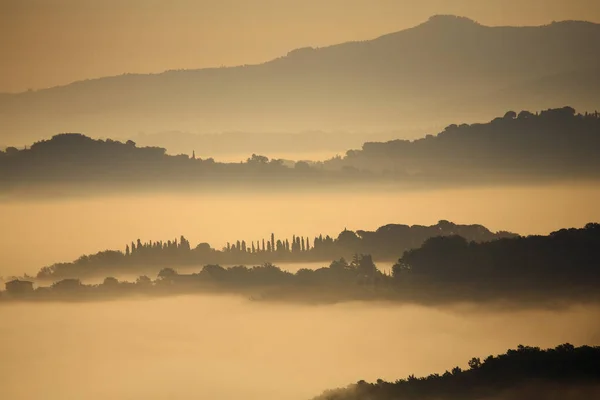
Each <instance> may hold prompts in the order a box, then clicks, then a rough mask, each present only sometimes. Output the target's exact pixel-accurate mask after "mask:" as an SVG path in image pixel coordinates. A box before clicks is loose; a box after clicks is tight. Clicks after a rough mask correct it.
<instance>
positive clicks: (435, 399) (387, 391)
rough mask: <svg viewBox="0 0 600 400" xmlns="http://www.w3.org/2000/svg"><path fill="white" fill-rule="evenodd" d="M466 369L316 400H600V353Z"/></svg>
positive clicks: (525, 357)
mask: <svg viewBox="0 0 600 400" xmlns="http://www.w3.org/2000/svg"><path fill="white" fill-rule="evenodd" d="M468 365H469V369H466V370H462V369H461V368H460V367H455V368H453V369H452V370H451V371H446V372H445V373H443V374H442V375H440V374H432V375H429V376H427V377H421V378H417V377H415V376H414V375H411V376H409V377H408V378H407V379H399V380H397V381H396V382H385V381H383V380H378V381H377V382H376V383H367V382H365V381H360V382H358V383H357V384H354V385H350V386H349V387H347V388H345V389H337V390H330V391H327V392H325V393H323V394H322V395H321V396H319V397H316V398H315V399H314V400H534V399H535V400H551V399H552V400H592V399H598V398H600V347H590V346H582V347H574V346H572V345H570V344H568V343H567V344H563V345H560V346H557V347H556V348H555V349H547V350H541V349H540V348H539V347H529V346H519V347H518V348H517V349H516V350H508V351H507V352H506V354H502V355H499V356H496V357H494V356H489V357H487V358H485V359H484V360H481V359H479V358H473V359H471V360H470V361H469V363H468Z"/></svg>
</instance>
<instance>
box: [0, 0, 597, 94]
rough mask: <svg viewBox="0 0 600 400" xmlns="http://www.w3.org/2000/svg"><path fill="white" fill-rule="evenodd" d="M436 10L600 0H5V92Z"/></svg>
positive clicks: (544, 7) (312, 38)
mask: <svg viewBox="0 0 600 400" xmlns="http://www.w3.org/2000/svg"><path fill="white" fill-rule="evenodd" d="M434 14H456V15H462V16H467V17H470V18H472V19H475V20H477V21H478V22H480V23H483V24H485V25H541V24H545V23H549V22H551V21H553V20H557V21H558V20H565V19H578V20H588V21H593V22H600V1H599V0H195V1H194V0H170V1H158V0H0V92H15V91H23V90H27V89H29V88H32V89H38V88H43V87H50V86H55V85H60V84H66V83H69V82H72V81H75V80H81V79H86V78H95V77H101V76H107V75H119V74H122V73H126V72H138V73H148V72H160V71H164V70H167V69H180V68H200V67H210V66H220V65H239V64H246V63H248V64H251V63H259V62H262V61H266V60H269V59H272V58H275V57H277V56H279V55H283V54H285V53H287V51H289V50H291V49H294V48H298V47H303V46H324V45H328V44H334V43H339V42H344V41H349V40H362V39H369V38H373V37H377V36H379V35H381V34H385V33H389V32H393V31H397V30H401V29H404V28H408V27H411V26H414V25H416V24H418V23H421V22H423V21H425V20H427V18H428V17H429V16H431V15H434Z"/></svg>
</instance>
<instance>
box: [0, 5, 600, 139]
mask: <svg viewBox="0 0 600 400" xmlns="http://www.w3.org/2000/svg"><path fill="white" fill-rule="evenodd" d="M199 51H201V49H199ZM599 76H600V25H598V24H594V23H589V22H578V21H564V22H555V23H552V24H549V25H545V26H539V27H488V26H483V25H480V24H478V23H476V22H474V21H471V20H469V19H467V18H462V17H455V16H435V17H432V18H431V19H429V20H428V21H427V22H425V23H423V24H421V25H418V26H416V27H414V28H410V29H406V30H403V31H400V32H396V33H391V34H388V35H384V36H381V37H379V38H376V39H373V40H366V41H362V42H350V43H343V44H339V45H334V46H329V47H324V48H316V49H315V48H303V49H297V50H294V51H290V52H289V53H288V54H287V55H285V56H283V57H280V58H277V59H275V60H272V61H269V62H266V63H264V64H260V65H251V66H239V67H232V68H211V69H201V70H183V71H168V72H164V73H161V74H153V75H136V74H126V75H122V76H115V77H107V78H100V79H93V80H87V81H81V82H75V83H72V84H70V85H66V86H61V87H55V88H50V89H44V90H37V91H31V92H24V93H20V94H11V95H2V96H0V132H2V137H0V141H2V142H5V143H8V144H13V143H15V144H22V143H24V142H26V141H31V140H37V139H40V138H41V137H44V136H47V135H48V134H50V133H52V132H65V131H85V132H88V133H89V134H91V135H92V136H106V135H111V136H113V137H124V136H125V137H131V135H132V134H134V133H137V132H139V131H146V132H156V131H164V130H189V131H206V130H211V131H214V130H218V131H223V130H250V131H261V130H273V129H274V130H288V131H289V130H292V131H298V130H304V129H343V128H350V129H352V130H361V129H362V130H364V129H371V128H381V129H383V128H396V127H406V126H423V124H432V123H439V124H447V123H449V122H450V121H451V120H457V119H459V120H466V121H472V120H474V119H476V120H480V119H483V118H490V117H491V116H492V115H495V114H497V113H498V112H500V110H504V109H507V108H514V109H540V108H549V107H558V106H561V105H564V104H570V105H572V106H573V107H575V108H577V109H584V110H585V109H587V110H592V111H593V110H594V108H595V107H597V105H598V104H600V78H598V77H599ZM15 141H18V143H16V142H15Z"/></svg>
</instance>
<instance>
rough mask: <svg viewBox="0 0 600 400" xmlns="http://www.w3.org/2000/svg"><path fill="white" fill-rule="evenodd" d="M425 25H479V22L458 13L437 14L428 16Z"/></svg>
mask: <svg viewBox="0 0 600 400" xmlns="http://www.w3.org/2000/svg"><path fill="white" fill-rule="evenodd" d="M426 24H427V25H438V26H444V27H448V26H480V24H479V23H478V22H476V21H473V20H472V19H470V18H467V17H461V16H458V15H449V14H448V15H446V14H438V15H433V16H431V17H429V20H427V22H426Z"/></svg>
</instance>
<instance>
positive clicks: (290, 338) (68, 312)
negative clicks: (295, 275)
mask: <svg viewBox="0 0 600 400" xmlns="http://www.w3.org/2000/svg"><path fill="white" fill-rule="evenodd" d="M0 312H1V313H2V316H3V317H2V320H1V321H0V341H2V343H10V344H11V345H10V346H5V348H4V350H3V357H2V358H0V382H1V383H2V387H3V396H5V397H6V398H9V399H11V400H25V399H31V398H44V399H48V400H59V399H60V400H63V399H80V398H82V397H84V398H86V399H90V400H96V399H97V400H101V399H102V400H103V399H106V398H111V399H117V400H119V399H130V398H148V399H168V398H178V399H197V398H212V399H216V400H218V399H232V398H245V399H250V400H253V399H256V400H262V399H265V398H277V399H283V400H287V399H289V400H301V399H303V400H305V399H309V398H312V397H314V396H316V395H318V394H319V393H321V392H322V391H323V390H325V389H328V388H334V387H341V386H345V385H347V384H349V383H352V382H357V381H358V380H360V379H365V380H367V381H375V380H376V379H379V378H381V379H385V380H392V381H393V380H395V379H397V378H399V377H406V376H408V375H409V374H416V375H417V376H421V375H428V374H430V373H434V372H439V373H442V372H444V371H445V370H446V369H448V368H449V367H450V366H454V365H457V366H461V367H462V368H467V365H466V364H467V361H468V360H470V359H471V358H472V357H485V356H487V355H488V354H499V353H503V352H505V351H506V349H508V348H515V347H516V346H517V345H519V344H525V345H527V344H532V345H536V346H541V347H554V346H556V345H558V344H561V343H566V342H569V343H572V344H574V345H581V344H589V345H594V344H598V343H599V342H600V325H599V323H598V320H597V318H595V316H596V315H598V313H599V312H600V309H598V308H597V307H596V306H593V307H592V306H578V307H567V308H562V309H554V310H553V309H545V310H535V309H527V310H515V309H512V310H504V309H502V308H501V307H491V308H483V307H479V306H475V305H464V306H461V307H455V308H426V307H413V306H397V305H396V306H393V305H389V304H385V303H378V304H375V303H369V304H361V303H347V304H340V305H335V306H318V307H316V306H298V305H294V306H291V305H282V304H278V305H274V304H270V305H269V304H264V303H260V304H257V303H252V302H248V301H247V300H244V299H241V298H236V297H227V296H194V297H185V296H184V297H177V298H168V299H154V300H145V301H139V300H128V301H114V302H102V303H86V304H72V303H62V304H60V303H58V304H57V303H52V304H47V305H44V304H35V305H33V304H10V305H4V304H3V305H0ZM31 376H35V377H36V378H35V379H30V377H31ZM23 382H27V384H23Z"/></svg>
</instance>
